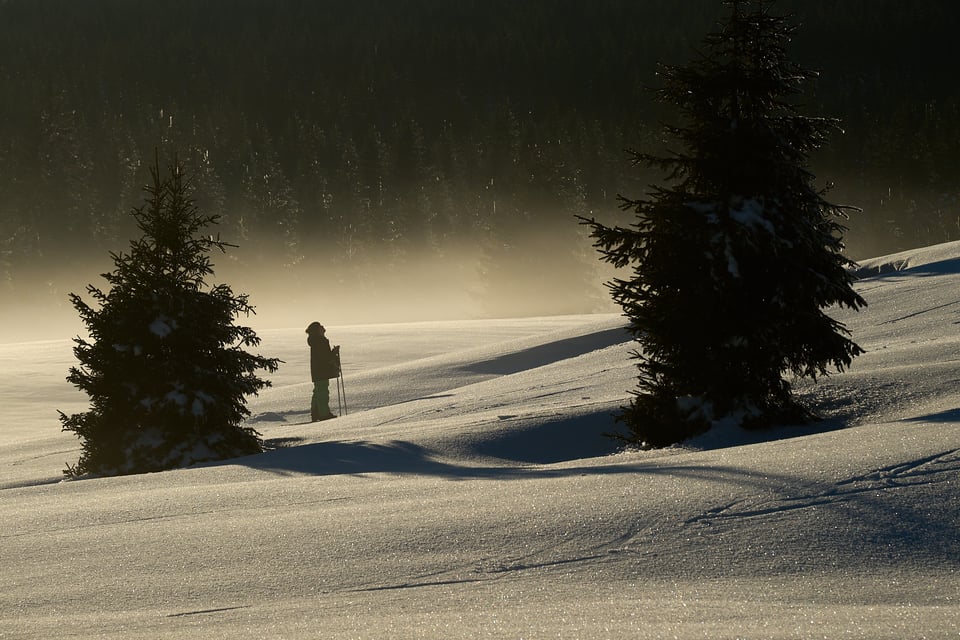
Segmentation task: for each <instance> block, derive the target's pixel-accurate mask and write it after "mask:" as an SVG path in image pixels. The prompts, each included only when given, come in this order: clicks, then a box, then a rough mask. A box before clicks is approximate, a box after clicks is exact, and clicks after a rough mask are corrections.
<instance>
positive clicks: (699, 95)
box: [581, 0, 866, 447]
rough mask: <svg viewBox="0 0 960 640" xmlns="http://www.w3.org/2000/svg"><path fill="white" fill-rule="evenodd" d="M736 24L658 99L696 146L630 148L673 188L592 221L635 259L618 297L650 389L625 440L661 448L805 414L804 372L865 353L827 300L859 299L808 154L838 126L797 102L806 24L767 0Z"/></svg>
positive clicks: (625, 417)
mask: <svg viewBox="0 0 960 640" xmlns="http://www.w3.org/2000/svg"><path fill="white" fill-rule="evenodd" d="M725 4H727V5H730V7H731V13H730V17H729V20H728V21H726V23H725V24H723V25H722V28H721V29H720V30H719V31H718V32H717V33H713V34H711V35H710V36H708V37H707V39H706V40H705V50H704V51H703V52H702V53H700V54H699V55H698V57H697V58H696V59H695V60H694V61H692V62H691V63H690V64H689V65H687V66H677V67H665V68H664V69H663V71H662V77H663V81H664V85H663V88H662V89H661V90H660V91H659V97H660V98H661V99H662V100H664V101H665V102H667V103H670V104H673V105H674V106H676V107H677V108H678V109H679V112H680V114H681V116H682V124H681V125H680V126H675V127H669V128H668V131H669V133H670V134H671V135H672V137H673V138H675V139H676V140H678V141H679V143H681V144H682V146H683V147H685V149H686V150H685V151H683V152H676V153H670V154H668V155H649V154H645V153H639V152H631V153H632V154H633V157H634V161H635V163H637V164H646V165H648V166H652V167H655V168H659V169H661V170H663V171H664V172H665V174H666V176H667V182H668V183H669V184H668V186H658V187H652V192H651V193H649V194H647V198H646V199H636V200H635V199H629V198H624V197H622V196H621V198H620V200H621V207H622V208H623V209H624V210H625V211H629V210H632V211H634V212H635V214H636V220H635V222H634V223H633V224H632V225H631V226H630V227H628V228H623V227H607V226H605V225H603V224H600V223H598V222H596V221H595V220H593V219H581V220H582V222H583V223H585V224H587V225H589V226H590V227H591V228H592V237H593V238H594V241H595V246H596V247H597V248H598V250H599V251H600V253H601V254H602V256H603V259H604V260H606V261H607V262H610V263H611V264H613V265H614V266H616V267H619V268H624V267H628V266H629V267H632V277H630V278H629V279H614V280H613V281H612V282H611V283H609V286H610V288H611V291H612V295H613V299H614V300H615V301H616V302H617V303H618V304H619V305H620V306H621V307H622V308H623V310H624V312H625V315H626V316H627V317H628V318H629V320H630V329H631V331H632V333H633V335H634V337H635V340H636V343H637V344H638V348H637V350H636V351H635V352H634V354H633V355H634V357H635V358H637V360H638V368H639V371H640V375H639V385H638V389H637V390H636V391H635V392H634V395H633V398H632V400H631V402H630V405H629V406H628V407H625V408H624V410H623V413H621V414H620V415H619V416H618V417H619V419H620V420H621V421H622V422H623V423H625V424H626V426H627V427H628V428H629V430H630V434H629V436H627V438H628V439H630V440H632V441H634V442H635V443H637V444H639V445H641V446H648V447H657V446H665V445H669V444H672V443H675V442H679V441H681V440H683V439H686V438H688V437H690V436H692V435H695V434H697V433H700V432H703V431H705V430H707V429H709V428H710V427H711V426H714V425H717V424H719V423H728V424H729V423H732V424H738V425H741V426H743V427H747V428H755V427H762V426H766V425H772V424H775V423H791V422H802V421H806V420H808V419H810V418H812V417H813V416H812V414H811V413H810V412H809V411H808V410H807V409H805V408H804V407H803V406H801V405H800V403H799V402H798V400H796V398H795V397H794V395H793V393H792V389H791V384H790V382H789V381H788V380H787V379H785V377H784V374H785V373H791V374H793V375H794V376H795V377H809V378H812V379H816V378H817V376H820V375H825V374H827V373H828V370H829V369H831V368H836V369H837V370H843V369H844V368H845V367H847V366H849V365H850V363H851V361H852V359H853V358H854V357H855V356H857V355H858V354H860V353H862V350H861V349H860V347H859V346H857V345H856V344H855V343H854V342H853V341H851V340H850V338H849V332H848V331H847V330H846V328H845V327H844V326H843V325H842V324H841V323H840V322H837V321H836V320H834V319H832V318H831V317H829V316H828V315H827V314H826V313H824V309H826V308H828V307H831V306H835V305H839V306H844V307H849V308H853V309H859V308H860V307H862V306H864V305H865V304H866V303H865V302H864V300H863V299H862V298H861V297H860V296H859V295H858V294H857V293H856V292H855V291H854V290H853V288H852V280H853V278H852V276H851V274H850V272H849V270H848V267H849V266H850V265H851V264H852V263H851V261H850V260H849V259H848V258H846V257H845V256H843V255H842V250H843V244H842V234H843V231H845V227H844V226H843V225H842V224H841V223H840V222H839V220H840V219H842V218H844V217H845V216H846V212H847V210H850V209H855V208H854V207H849V206H841V205H834V204H831V203H829V202H827V201H826V200H825V192H824V191H823V190H818V189H817V188H815V186H814V178H815V176H814V175H813V174H812V173H811V171H810V170H809V169H808V166H807V165H808V158H809V154H810V153H811V152H812V151H813V150H815V149H817V148H818V147H819V146H820V145H821V144H822V143H823V142H824V141H825V140H826V137H827V135H828V134H829V132H830V131H831V130H833V129H835V128H836V127H837V122H836V121H834V120H831V119H825V118H814V117H806V116H803V115H800V113H799V110H798V108H797V106H796V105H795V104H794V103H793V102H792V99H793V98H794V97H795V96H796V95H797V94H799V93H800V91H801V87H802V85H803V83H804V82H805V81H808V80H809V79H811V78H812V77H813V76H814V75H815V74H814V73H813V72H811V71H809V70H806V69H803V68H801V67H800V66H799V65H796V64H794V63H792V62H790V60H789V59H788V57H787V54H786V44H787V43H788V42H789V40H790V37H791V34H792V33H793V32H794V30H795V28H794V27H793V26H791V25H790V24H789V23H788V21H787V20H786V19H785V18H783V17H779V16H775V15H772V14H771V13H770V11H769V5H770V4H771V2H770V1H769V0H767V1H766V2H764V1H763V0H739V1H732V2H731V1H728V2H725Z"/></svg>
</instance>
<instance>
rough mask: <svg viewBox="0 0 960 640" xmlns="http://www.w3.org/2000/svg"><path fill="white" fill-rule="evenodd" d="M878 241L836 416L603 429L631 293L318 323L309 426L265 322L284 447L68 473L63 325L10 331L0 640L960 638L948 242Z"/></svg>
mask: <svg viewBox="0 0 960 640" xmlns="http://www.w3.org/2000/svg"><path fill="white" fill-rule="evenodd" d="M863 264H864V265H867V266H868V267H870V268H875V269H876V271H877V272H879V275H873V276H870V277H865V278H862V279H861V280H859V281H858V282H857V284H856V286H857V288H858V290H859V291H860V292H861V293H862V295H864V297H865V298H866V299H867V301H868V303H869V305H870V306H869V307H868V308H867V309H866V310H864V311H862V312H861V313H848V312H838V313H840V314H841V316H842V317H841V319H842V320H843V321H844V322H846V323H847V325H848V327H849V328H850V329H851V330H852V331H853V333H854V337H855V339H856V340H857V341H858V342H859V343H860V344H861V346H863V347H864V348H865V349H866V350H867V353H866V354H865V355H864V356H861V357H860V358H858V359H857V360H856V361H855V362H854V365H853V367H852V369H851V370H850V371H848V372H846V373H843V374H840V375H834V376H830V377H828V378H827V379H825V380H823V381H821V382H820V383H818V384H816V385H811V384H807V383H804V384H801V385H800V386H799V390H800V392H801V393H803V394H804V395H805V396H806V397H807V399H808V400H809V401H810V402H811V403H812V404H813V405H814V407H815V408H816V409H817V410H818V411H819V412H820V413H821V415H823V416H825V420H824V421H823V422H821V423H818V424H815V425H808V426H803V427H790V428H784V429H778V430H774V431H771V432H766V433H743V432H740V431H737V430H728V431H726V432H721V431H715V432H711V433H708V434H706V435H705V436H703V437H701V438H698V439H697V440H695V441H693V442H689V443H686V444H685V445H684V446H680V447H674V448H672V449H669V450H664V451H653V452H619V451H617V448H616V442H615V441H613V440H610V439H608V438H605V437H603V436H602V434H603V433H604V432H607V431H610V430H613V429H615V428H616V425H615V423H614V422H613V420H612V418H611V417H610V412H611V411H612V410H614V409H615V408H616V407H617V406H618V405H619V404H621V403H622V402H624V401H625V400H626V398H627V397H628V391H629V390H630V389H632V388H633V387H634V376H635V371H636V370H635V368H634V367H633V363H632V362H630V361H629V359H628V353H629V351H630V349H631V343H630V342H629V341H628V340H625V339H624V336H623V335H622V327H623V325H624V321H623V319H622V318H620V317H618V316H615V315H607V316H575V317H564V318H540V319H517V320H510V319H505V320H495V321H494V320H491V321H471V322H461V323H457V322H438V323H417V324H408V325H379V326H372V325H371V326H354V327H329V335H330V337H331V339H332V341H333V342H334V343H339V344H341V345H342V346H343V353H344V368H345V374H344V385H345V391H346V394H347V400H348V407H349V409H350V412H349V414H348V415H346V416H344V417H340V418H337V419H336V420H332V421H328V422H324V423H320V424H301V423H302V422H304V421H305V419H306V417H307V415H308V401H309V390H310V385H309V383H305V382H304V380H305V378H306V371H307V370H308V369H307V368H306V356H307V354H306V353H305V351H306V348H305V344H304V338H305V336H304V334H303V330H302V329H291V330H289V331H271V332H265V333H264V334H263V338H264V344H263V345H262V347H263V348H262V351H263V352H264V353H266V354H267V355H271V356H277V357H281V358H282V359H284V360H285V361H286V364H285V365H284V367H283V368H281V370H280V371H278V372H277V374H276V376H275V377H274V384H275V386H274V388H272V389H269V390H267V391H266V392H265V393H263V394H262V395H261V396H260V397H258V398H254V399H251V404H250V408H251V410H252V416H251V420H252V424H253V425H254V426H255V427H256V428H257V429H258V430H260V431H261V432H262V434H263V435H264V438H265V439H266V440H267V442H268V444H269V445H270V446H271V447H272V450H271V451H268V452H267V453H264V454H262V455H258V456H251V457H249V458H243V459H238V460H234V461H228V462H226V463H221V464H212V465H206V466H202V467H197V468H192V469H185V470H180V471H173V472H166V473H159V474H149V475H142V476H130V477H122V478H109V479H89V480H82V481H73V482H59V481H58V474H59V472H60V470H61V469H62V468H63V464H64V462H67V461H71V460H72V459H75V456H76V443H75V441H73V439H72V437H71V436H69V435H66V434H59V433H57V428H58V427H57V422H56V416H55V413H54V409H56V408H61V409H64V410H68V409H71V408H73V407H76V406H77V405H82V401H83V398H78V397H77V395H76V394H75V393H74V392H73V390H72V389H70V388H69V386H68V385H67V384H66V383H65V382H63V376H64V375H65V371H66V367H67V366H69V365H70V364H72V363H71V358H70V350H69V347H70V344H69V341H66V340H64V341H62V342H56V343H54V342H51V343H31V344H17V343H12V344H9V345H0V394H2V396H0V418H2V422H3V424H4V427H5V428H4V430H3V431H2V432H0V518H2V519H3V522H4V523H5V526H4V529H3V531H2V532H0V537H2V539H3V540H2V547H0V548H2V550H3V551H2V553H3V565H4V573H3V575H4V580H3V581H0V637H11V638H38V639H39V638H50V637H78V638H79V637H82V638H182V637H204V638H231V639H232V638H317V637H331V638H341V637H342V638H482V637H492V638H519V637H524V638H547V637H571V638H631V639H633V638H664V637H679V638H692V637H708V638H809V637H841V636H842V637H850V638H870V639H874V638H905V637H911V638H912V637H917V638H920V637H926V638H955V637H956V632H957V629H958V628H960V537H958V535H957V531H958V530H960V483H958V482H957V480H956V478H957V477H958V472H960V393H958V392H957V388H958V381H960V339H958V337H957V336H956V333H957V332H956V331H955V328H956V326H957V322H958V320H960V316H958V313H957V312H958V310H960V304H958V302H957V295H956V291H957V290H958V286H960V273H958V272H960V268H954V266H958V267H960V245H958V244H957V243H953V244H951V245H942V246H939V247H932V248H928V249H925V250H920V251H917V252H913V253H908V254H901V255H900V256H898V257H887V258H884V259H878V261H876V262H872V261H865V262H864V263H863ZM883 264H890V265H894V264H903V265H908V266H907V268H900V269H887V268H884V267H882V265H883ZM931 265H933V266H931ZM305 324H306V320H305V322H304V325H305ZM331 388H332V389H333V392H332V393H331V397H332V398H333V399H334V402H335V401H336V399H335V398H336V383H335V382H334V381H331ZM334 409H335V410H336V407H335V406H334Z"/></svg>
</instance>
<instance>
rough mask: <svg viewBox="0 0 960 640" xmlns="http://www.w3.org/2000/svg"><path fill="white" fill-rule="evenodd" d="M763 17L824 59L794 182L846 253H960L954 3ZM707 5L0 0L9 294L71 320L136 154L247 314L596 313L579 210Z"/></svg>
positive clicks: (118, 212) (783, 8)
mask: <svg viewBox="0 0 960 640" xmlns="http://www.w3.org/2000/svg"><path fill="white" fill-rule="evenodd" d="M775 7H776V10H778V11H780V12H783V13H790V14H792V15H794V16H795V18H794V21H795V22H796V23H799V24H800V25H801V29H800V30H799V31H798V33H797V37H796V39H795V42H794V46H795V49H794V50H793V51H792V54H793V55H794V57H795V58H796V59H797V60H798V61H799V62H801V63H803V64H804V65H806V66H811V67H813V68H816V69H819V70H820V71H821V76H820V78H819V79H818V81H817V83H816V85H815V86H812V87H810V89H811V91H810V93H809V95H806V96H804V97H803V100H804V104H805V111H807V112H809V113H810V114H811V115H818V114H822V115H826V116H830V117H837V118H839V119H840V120H841V121H842V124H843V128H844V130H845V133H844V134H843V135H840V136H837V137H836V138H835V139H834V140H832V142H831V143H830V144H829V145H828V146H827V147H826V148H825V150H824V151H823V152H822V153H820V154H819V155H818V156H817V157H816V158H815V162H816V164H815V166H813V167H812V170H813V171H814V172H815V173H816V175H817V176H818V178H819V179H820V181H821V182H822V183H823V185H824V186H826V185H827V184H828V183H829V182H833V183H835V186H834V187H833V191H832V192H831V199H832V200H833V201H838V202H842V203H845V204H853V205H857V206H859V207H861V208H863V210H864V211H863V213H862V214H858V215H857V216H856V217H854V218H853V219H852V220H851V221H850V222H849V225H848V226H850V227H851V231H850V233H849V234H848V237H847V240H848V242H847V244H848V251H849V252H850V254H851V256H852V257H854V258H857V257H867V256H869V255H876V254H879V253H886V252H891V251H895V250H899V249H905V248H909V247H912V246H918V245H924V244H932V243H935V242H940V241H946V240H951V239H956V238H960V182H958V180H957V178H958V173H960V171H958V170H960V166H958V156H960V154H958V153H957V151H956V141H957V140H958V139H960V92H958V90H957V89H956V85H955V82H954V79H953V73H952V71H953V69H952V68H951V67H952V65H953V60H954V58H955V50H956V45H955V44H954V38H955V34H956V33H958V28H960V24H958V22H960V5H957V4H956V3H955V2H953V0H896V1H895V0H844V2H835V1H831V0H781V1H780V2H778V3H776V5H775ZM724 11H725V9H724V7H723V5H722V3H721V2H720V1H719V0H684V2H676V1H675V0H590V1H589V2H586V1H583V0H535V1H532V2H514V1H508V0H457V1H456V2H453V1H450V0H359V1H351V2H347V1H344V0H167V1H165V2H162V3H158V2H148V1H146V0H84V1H82V2H77V1H76V0H0V85H2V90H0V305H4V306H10V305H12V304H13V303H14V302H23V301H25V300H27V299H29V298H39V299H49V300H54V301H55V304H64V305H65V304H66V293H67V291H68V289H69V288H70V287H77V286H81V287H82V284H80V285H78V284H77V283H78V282H90V281H91V280H92V279H93V278H94V277H95V276H96V274H97V273H99V272H98V271H96V267H91V266H90V265H98V264H101V263H105V258H106V257H107V256H108V252H110V251H117V250H123V249H124V248H125V247H126V245H127V242H128V240H129V239H130V238H131V237H132V234H133V233H134V232H135V227H134V224H133V221H132V219H131V216H130V211H131V209H132V208H133V207H135V206H137V205H139V204H140V203H141V202H142V199H143V191H142V188H143V185H145V184H146V183H147V181H148V177H149V167H150V165H152V164H153V163H154V162H155V158H159V161H160V163H161V164H166V163H169V162H171V161H172V160H173V158H174V157H176V158H178V159H179V161H180V162H182V163H184V164H185V165H186V168H187V171H188V173H189V175H190V176H191V177H192V179H193V182H194V187H195V191H194V193H195V197H196V199H197V201H198V204H199V206H200V207H201V209H202V210H203V211H204V212H206V213H213V214H217V215H219V216H221V221H222V222H221V224H220V226H219V229H218V231H219V233H220V235H221V238H222V239H223V240H226V241H228V242H231V243H234V244H236V245H238V248H237V249H235V250H233V251H231V252H229V253H228V254H227V255H226V256H224V257H222V258H220V259H219V260H218V262H217V268H218V270H217V275H218V277H219V276H221V273H226V274H228V275H229V276H230V277H233V278H236V279H237V280H239V286H240V288H241V289H243V288H244V284H245V283H250V284H251V287H253V288H254V289H255V291H254V294H255V295H254V303H255V304H257V303H258V297H257V295H256V293H257V290H262V291H263V292H264V294H263V295H264V297H262V298H259V301H260V303H261V304H262V301H263V300H264V299H266V300H268V303H269V304H273V303H274V301H275V300H274V299H273V298H271V295H272V296H274V297H275V298H276V301H277V302H278V303H279V300H280V299H281V298H283V299H285V300H287V301H288V303H289V304H295V305H305V306H307V308H308V309H311V310H310V311H307V312H306V313H307V315H311V314H313V313H314V311H313V310H317V311H325V310H326V309H330V308H336V307H337V306H338V305H340V304H341V303H342V301H343V300H345V299H349V300H352V301H354V303H356V301H357V300H368V301H370V302H369V305H368V307H367V309H366V310H365V313H361V312H359V311H358V312H357V314H356V317H355V318H352V319H356V318H359V317H362V318H365V319H368V320H371V321H387V320H391V319H401V318H407V317H418V315H419V316H423V317H429V315H430V314H429V313H428V311H427V307H428V305H429V303H430V301H431V300H435V299H437V298H449V299H450V300H452V301H454V302H453V304H454V306H457V305H459V307H458V308H457V309H454V310H452V311H449V313H452V314H457V313H460V314H466V315H470V314H473V315H478V314H479V315H504V314H511V315H516V314H527V313H567V312H586V311H593V310H596V309H599V308H604V305H607V304H609V300H607V296H606V292H605V290H604V289H603V287H602V286H600V283H601V282H602V280H603V279H604V277H605V275H604V274H603V273H602V272H601V271H600V266H599V263H598V260H597V256H596V254H595V253H594V252H593V250H592V248H591V247H590V243H589V241H588V240H587V239H586V237H585V236H586V234H585V231H584V230H583V229H582V228H580V227H579V226H578V225H577V224H576V221H575V219H574V216H575V215H577V214H581V215H593V216H596V217H598V218H599V219H604V220H605V221H607V222H617V220H618V216H622V215H623V214H621V213H620V212H619V210H618V208H617V203H616V195H617V194H618V193H625V194H630V195H632V196H637V195H640V194H642V193H643V192H644V190H645V189H646V188H647V185H648V184H650V183H651V182H656V181H659V180H661V176H657V175H650V174H648V173H644V172H643V171H642V170H640V169H638V168H636V167H633V166H630V163H629V162H628V161H627V159H626V158H627V154H626V153H625V152H624V149H626V148H642V149H649V150H651V151H658V150H663V149H669V146H670V141H669V140H665V139H664V136H663V134H662V126H661V125H662V123H663V122H667V121H669V120H670V119H671V118H672V117H674V114H671V113H669V112H667V111H665V109H664V107H663V106H662V105H658V104H656V103H655V102H654V101H653V97H652V93H651V92H650V91H649V89H650V88H651V87H655V86H656V85H657V75H656V74H657V64H658V63H661V62H663V63H671V64H673V63H681V62H683V61H684V60H687V59H689V57H690V56H691V55H695V47H696V46H697V44H698V43H699V42H700V41H701V39H702V37H703V36H704V35H705V34H706V33H707V32H708V31H710V30H711V29H712V28H713V27H714V25H715V23H716V20H717V19H718V18H719V17H720V16H721V15H723V13H724ZM97 260H99V261H100V262H97ZM257 278H262V279H264V280H266V281H267V282H269V283H270V284H269V285H263V284H254V283H258V282H259V281H258V280H257ZM247 288H248V289H249V288H250V287H247ZM281 291H282V293H281ZM291 292H295V293H291ZM461 294H462V295H461ZM401 303H405V304H406V305H407V307H408V308H407V310H406V311H405V312H402V313H401V312H400V311H396V309H400V308H401ZM391 305H392V307H391ZM359 306H362V305H359ZM358 308H359V307H358ZM391 308H393V309H394V311H390V309H391ZM418 308H421V309H422V312H421V313H419V314H418V312H417V309H418ZM325 317H328V318H329V317H331V316H329V315H327V316H325ZM332 317H334V318H337V317H338V316H337V315H336V314H333V316H332ZM343 317H346V316H343Z"/></svg>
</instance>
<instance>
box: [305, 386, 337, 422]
mask: <svg viewBox="0 0 960 640" xmlns="http://www.w3.org/2000/svg"><path fill="white" fill-rule="evenodd" d="M332 417H333V412H332V411H330V381H329V380H317V381H316V382H314V383H313V398H312V399H311V400H310V419H311V420H314V421H316V420H326V419H327V418H332Z"/></svg>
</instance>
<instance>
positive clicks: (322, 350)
mask: <svg viewBox="0 0 960 640" xmlns="http://www.w3.org/2000/svg"><path fill="white" fill-rule="evenodd" d="M307 344H308V345H310V379H311V380H313V381H314V382H322V381H324V380H329V379H330V378H336V377H337V376H338V375H340V371H339V370H338V368H337V358H336V356H335V355H334V353H333V351H332V350H331V349H330V341H329V340H327V337H326V336H322V335H320V334H318V333H314V334H310V335H308V336H307Z"/></svg>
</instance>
